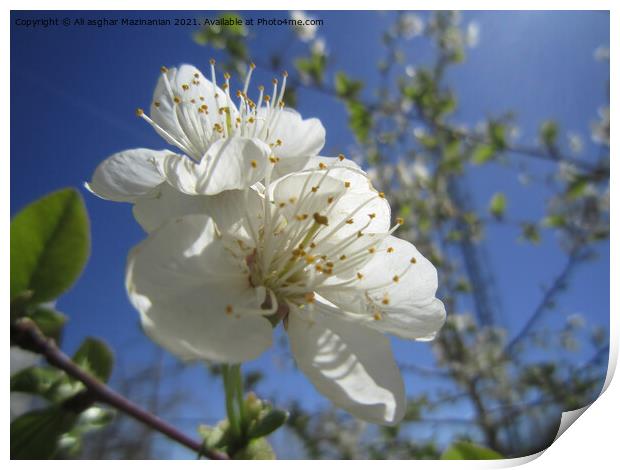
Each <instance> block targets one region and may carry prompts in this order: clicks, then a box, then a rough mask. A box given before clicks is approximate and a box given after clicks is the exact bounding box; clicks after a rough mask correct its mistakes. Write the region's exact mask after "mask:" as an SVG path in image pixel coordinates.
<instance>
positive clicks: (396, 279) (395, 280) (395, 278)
mask: <svg viewBox="0 0 620 470" xmlns="http://www.w3.org/2000/svg"><path fill="white" fill-rule="evenodd" d="M392 281H394V282H398V281H400V277H398V276H394V277H393V278H392Z"/></svg>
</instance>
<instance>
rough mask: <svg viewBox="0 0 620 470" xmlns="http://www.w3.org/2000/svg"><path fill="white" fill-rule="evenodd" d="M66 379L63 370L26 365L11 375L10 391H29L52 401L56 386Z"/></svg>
mask: <svg viewBox="0 0 620 470" xmlns="http://www.w3.org/2000/svg"><path fill="white" fill-rule="evenodd" d="M64 379H66V375H65V374H64V372H62V371H60V370H58V369H54V368H51V367H38V366H33V367H27V368H26V369H22V370H20V371H19V372H17V373H15V374H13V375H12V376H11V392H21V393H30V394H32V395H39V396H42V397H43V398H45V399H47V400H50V401H54V400H55V398H56V395H57V394H56V392H55V390H56V388H57V386H58V385H59V384H60V382H62V381H63V380H64Z"/></svg>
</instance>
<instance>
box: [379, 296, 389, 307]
mask: <svg viewBox="0 0 620 470" xmlns="http://www.w3.org/2000/svg"><path fill="white" fill-rule="evenodd" d="M381 303H382V304H383V305H390V299H388V298H387V297H384V298H383V300H382V301H381Z"/></svg>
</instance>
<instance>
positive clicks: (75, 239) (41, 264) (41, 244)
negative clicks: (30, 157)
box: [11, 188, 90, 303]
mask: <svg viewBox="0 0 620 470" xmlns="http://www.w3.org/2000/svg"><path fill="white" fill-rule="evenodd" d="M89 249H90V233H89V222H88V214H87V213H86V208H85V207H84V202H83V201H82V197H81V196H80V194H79V193H78V192H77V191H76V190H75V189H71V188H68V189H62V190H60V191H56V192H54V193H52V194H49V195H47V196H44V197H43V198H41V199H39V200H37V201H35V202H34V203H32V204H30V205H29V206H27V207H26V208H25V209H23V210H22V211H21V212H20V213H18V214H17V215H16V216H15V217H14V218H13V220H12V221H11V298H13V297H15V296H16V295H18V294H19V293H21V292H23V291H26V290H32V291H33V296H32V298H31V303H40V302H46V301H50V300H54V299H56V298H57V297H58V296H59V295H60V294H62V293H63V292H65V291H66V290H67V289H69V288H70V287H71V285H72V284H73V283H74V282H75V281H76V279H77V278H78V276H79V275H80V273H81V272H82V269H83V268H84V265H85V263H86V260H87V258H88V253H89Z"/></svg>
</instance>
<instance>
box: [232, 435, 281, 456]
mask: <svg viewBox="0 0 620 470" xmlns="http://www.w3.org/2000/svg"><path fill="white" fill-rule="evenodd" d="M233 458H234V459H235V460H275V458H276V454H275V453H274V451H273V449H272V448H271V445H269V442H267V439H265V438H264V437H262V438H260V439H254V440H252V441H250V443H249V444H248V445H247V446H246V447H244V448H243V449H241V450H240V451H238V452H236V453H235V454H234V455H233Z"/></svg>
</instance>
